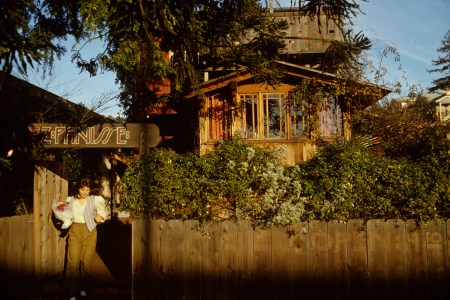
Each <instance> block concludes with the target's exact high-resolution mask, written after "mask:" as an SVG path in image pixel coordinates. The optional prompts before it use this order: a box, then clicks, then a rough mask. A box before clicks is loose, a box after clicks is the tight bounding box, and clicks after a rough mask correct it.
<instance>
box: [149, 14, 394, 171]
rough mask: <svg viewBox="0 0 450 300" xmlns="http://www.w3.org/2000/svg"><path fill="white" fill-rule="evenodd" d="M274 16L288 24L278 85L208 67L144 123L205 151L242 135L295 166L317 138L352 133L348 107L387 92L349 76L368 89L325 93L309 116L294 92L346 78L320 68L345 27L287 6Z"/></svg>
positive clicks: (181, 145) (170, 143)
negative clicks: (281, 151) (278, 151)
mask: <svg viewBox="0 0 450 300" xmlns="http://www.w3.org/2000/svg"><path fill="white" fill-rule="evenodd" d="M271 17H274V18H278V19H285V20H287V21H288V23H289V24H290V27H289V28H288V29H287V30H286V47H285V48H284V49H280V55H281V60H280V61H279V62H277V64H278V65H279V66H280V67H281V68H282V69H283V70H284V71H285V76H284V78H283V79H282V82H281V83H280V84H278V85H277V86H272V85H270V84H260V83H256V80H255V79H254V77H253V76H252V74H251V73H250V72H248V71H245V70H234V71H229V72H225V71H223V70H207V71H206V72H205V76H204V82H203V83H202V84H201V85H200V87H199V88H198V89H197V90H195V91H192V92H191V93H188V94H187V95H185V97H184V98H183V99H180V101H179V102H178V103H177V106H176V107H171V108H167V107H164V106H161V105H158V106H153V107H149V108H147V109H145V112H144V114H145V118H146V120H147V121H148V122H153V123H155V124H157V125H158V126H159V128H160V132H161V138H162V143H161V146H167V147H172V148H174V149H175V150H177V151H180V152H183V151H198V152H199V153H200V154H204V153H206V152H208V151H211V150H212V149H214V147H215V146H216V145H217V144H218V142H219V141H221V140H227V139H233V138H236V137H239V138H242V139H244V140H246V141H248V142H249V143H252V144H255V145H258V146H261V147H270V148H271V147H279V146H283V147H285V149H286V160H285V163H286V164H289V165H292V164H295V163H297V162H299V161H304V160H307V159H308V158H309V157H310V156H311V154H312V153H313V151H315V147H316V145H317V143H316V142H317V141H318V140H321V141H335V140H336V139H337V138H347V139H348V138H350V136H351V131H350V119H351V112H352V110H355V109H364V108H365V107H367V106H369V105H371V104H373V103H375V102H376V101H378V100H379V99H381V98H382V97H384V96H386V95H387V94H388V93H390V92H392V90H390V89H388V88H384V87H379V86H376V85H372V84H368V83H362V82H357V81H352V82H350V81H349V82H347V83H348V84H352V85H356V86H360V87H361V89H360V90H361V91H362V90H365V91H366V92H365V93H353V94H348V93H347V94H345V93H344V94H342V93H341V94H340V96H339V99H335V97H331V96H330V95H331V93H330V94H327V93H325V92H324V93H322V94H320V98H321V99H320V101H316V102H317V103H319V102H320V105H319V106H318V107H315V109H316V110H315V111H314V112H313V113H312V112H311V107H309V108H308V109H307V106H308V105H309V104H308V103H306V102H304V101H303V100H302V101H300V99H298V98H301V97H299V96H298V95H297V96H293V95H292V94H291V92H292V91H294V90H295V89H296V88H297V87H299V86H300V85H302V82H304V80H310V81H314V82H315V84H317V85H318V86H320V87H323V88H324V90H327V89H334V88H336V85H337V82H339V81H345V79H343V78H339V76H337V75H335V74H330V73H324V72H321V71H319V70H318V63H319V62H320V58H321V57H322V56H323V54H324V52H325V50H326V49H327V47H328V46H329V44H330V43H331V42H332V41H336V40H338V41H339V40H342V39H343V36H342V32H341V31H340V30H339V26H337V25H336V24H335V23H334V21H329V20H327V19H326V18H325V15H321V16H320V27H319V23H318V22H317V19H316V18H314V19H312V18H310V17H309V16H307V17H300V16H299V15H298V11H293V10H292V9H274V11H273V13H272V14H271ZM251 38H252V33H251V32H249V33H247V34H246V35H244V36H240V37H236V43H246V39H251ZM367 90H370V92H368V93H367ZM316 100H318V99H316ZM317 103H316V104H317Z"/></svg>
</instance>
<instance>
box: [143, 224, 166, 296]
mask: <svg viewBox="0 0 450 300" xmlns="http://www.w3.org/2000/svg"><path fill="white" fill-rule="evenodd" d="M166 227H167V222H166V221H165V220H152V221H151V226H150V234H149V243H150V245H149V250H150V253H147V256H149V263H150V279H149V280H150V281H151V291H150V295H151V297H150V299H164V297H165V295H166V292H167V291H166V290H164V288H165V286H164V280H165V279H166V277H165V276H166V274H165V270H164V266H165V265H164V264H165V259H166V252H164V251H165V250H166V231H167V230H166V229H167V228H166ZM144 296H145V295H144Z"/></svg>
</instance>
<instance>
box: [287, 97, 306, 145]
mask: <svg viewBox="0 0 450 300" xmlns="http://www.w3.org/2000/svg"><path fill="white" fill-rule="evenodd" d="M287 106H288V108H289V116H290V128H291V136H292V137H302V136H304V133H305V132H306V131H307V119H306V116H307V114H306V113H305V107H304V103H303V102H302V100H301V99H291V100H290V101H289V102H288V104H287Z"/></svg>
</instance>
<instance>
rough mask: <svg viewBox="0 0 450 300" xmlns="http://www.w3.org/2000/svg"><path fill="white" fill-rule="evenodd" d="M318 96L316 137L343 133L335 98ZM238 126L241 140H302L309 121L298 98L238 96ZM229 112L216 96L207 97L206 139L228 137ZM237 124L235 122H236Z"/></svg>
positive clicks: (229, 126) (273, 94)
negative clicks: (239, 107) (239, 110)
mask: <svg viewBox="0 0 450 300" xmlns="http://www.w3.org/2000/svg"><path fill="white" fill-rule="evenodd" d="M318 96H319V97H321V99H320V103H321V106H319V109H318V111H316V112H315V115H316V117H315V118H313V120H314V119H315V120H317V121H318V123H319V124H318V130H319V132H318V134H319V135H320V136H322V137H335V136H339V135H341V133H342V121H341V111H340V108H339V106H338V105H337V103H336V101H335V98H333V97H331V96H328V95H318ZM239 100H240V103H241V113H240V114H238V115H240V126H241V136H242V138H244V139H259V140H268V139H295V138H300V137H304V136H306V135H307V132H308V130H309V129H308V122H310V121H311V120H309V119H310V117H311V116H309V114H310V113H311V112H308V111H307V109H306V105H305V99H302V98H301V97H299V98H298V99H297V98H293V99H291V98H288V97H286V95H285V94H284V93H253V94H240V95H239ZM231 120H232V109H231V107H230V105H229V104H228V102H227V101H224V100H223V99H221V98H220V97H219V96H211V97H208V128H207V130H208V139H209V140H223V139H228V138H230V137H231V130H232V125H233V124H232V121H231ZM235 121H237V120H235Z"/></svg>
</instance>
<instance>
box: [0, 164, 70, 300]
mask: <svg viewBox="0 0 450 300" xmlns="http://www.w3.org/2000/svg"><path fill="white" fill-rule="evenodd" d="M65 174H67V170H66V168H65V166H64V165H63V164H60V163H55V162H47V163H45V166H36V169H35V175H34V204H33V206H34V212H33V215H23V216H14V217H5V218H0V276H1V278H0V299H28V296H29V293H30V292H31V289H32V288H33V287H34V285H35V284H37V283H39V281H41V280H42V279H44V278H46V277H48V276H53V275H55V274H58V273H62V272H63V270H64V263H65V253H66V251H65V248H66V239H65V236H61V232H60V231H58V230H57V229H56V227H55V226H54V221H55V220H54V219H53V218H52V209H51V204H52V201H53V200H55V199H63V198H64V197H67V189H68V184H67V180H65V179H64V178H66V177H65V176H64V175H65Z"/></svg>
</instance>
